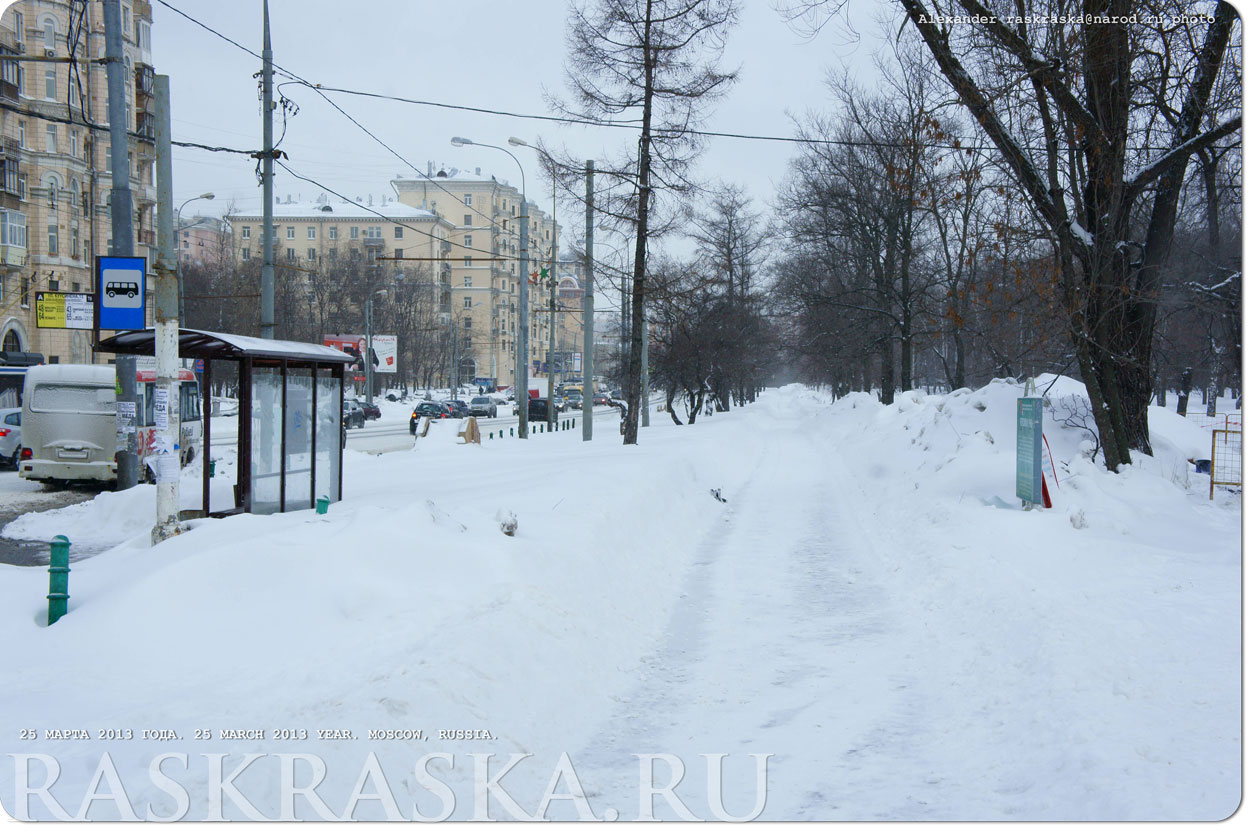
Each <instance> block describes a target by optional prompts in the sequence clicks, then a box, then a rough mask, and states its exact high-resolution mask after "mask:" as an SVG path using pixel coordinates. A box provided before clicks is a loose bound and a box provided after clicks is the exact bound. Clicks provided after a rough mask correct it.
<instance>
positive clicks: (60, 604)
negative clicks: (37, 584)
mask: <svg viewBox="0 0 1250 832" xmlns="http://www.w3.org/2000/svg"><path fill="white" fill-rule="evenodd" d="M68 609H69V538H67V537H66V536H65V535H63V534H58V535H57V536H56V537H54V538H52V556H51V558H49V561H48V626H49V627H51V626H52V625H53V624H55V623H56V622H57V621H58V620H60V618H61V616H63V615H65V613H66V612H67V611H68Z"/></svg>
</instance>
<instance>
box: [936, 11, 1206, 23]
mask: <svg viewBox="0 0 1250 832" xmlns="http://www.w3.org/2000/svg"><path fill="white" fill-rule="evenodd" d="M920 22H921V23H934V24H937V25H939V26H957V25H959V24H972V23H981V24H985V23H1002V24H1005V25H1008V26H1019V25H1020V24H1024V25H1026V26H1042V25H1047V24H1049V25H1052V26H1061V25H1064V24H1068V23H1072V24H1084V25H1087V26H1091V25H1097V24H1106V25H1111V24H1116V25H1121V26H1128V25H1138V24H1141V25H1145V26H1159V25H1163V26H1176V25H1179V24H1182V23H1208V24H1210V23H1214V22H1215V15H1212V14H1200V13H1194V14H1165V15H1157V14H1139V13H1137V12H1133V13H1132V14H1122V15H1109V14H1025V15H1010V14H1007V15H993V14H954V15H952V14H926V13H921V15H920Z"/></svg>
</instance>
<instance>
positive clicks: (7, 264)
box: [0, 0, 156, 363]
mask: <svg viewBox="0 0 1250 832" xmlns="http://www.w3.org/2000/svg"><path fill="white" fill-rule="evenodd" d="M121 5H122V30H123V41H124V46H123V49H124V55H125V57H124V64H125V71H126V79H127V83H126V93H127V95H126V98H127V101H126V105H127V106H126V113H127V127H128V129H129V131H130V132H131V134H132V136H131V138H130V139H129V155H130V165H129V171H128V173H129V176H130V188H131V193H132V198H133V204H134V211H135V226H134V227H135V237H136V239H135V241H134V242H135V245H134V249H133V251H134V254H135V255H137V256H146V257H147V258H148V268H149V271H150V270H151V269H152V267H153V265H154V263H155V257H156V232H155V218H156V217H155V205H156V188H155V172H156V171H155V162H156V146H155V135H156V134H155V121H154V115H153V110H154V108H155V101H154V99H153V91H154V81H155V71H154V69H153V67H152V55H151V39H152V10H151V6H150V5H149V3H148V2H146V0H123V2H122V4H121ZM80 23H81V24H82V25H81V26H80V25H79V24H80ZM71 32H78V33H79V34H78V36H77V38H76V39H70V38H69V37H68V35H69V33H71ZM103 56H104V8H103V3H102V2H100V0H87V2H67V0H17V2H15V3H13V4H11V5H9V6H8V8H7V9H5V10H4V12H3V14H2V15H0V102H2V103H3V104H4V105H5V108H4V109H2V110H0V350H3V351H4V352H6V353H11V352H35V353H40V354H42V355H43V356H44V360H45V361H48V362H49V363H56V362H87V361H91V360H92V359H93V354H92V348H91V333H90V332H89V331H87V330H71V329H51V328H40V327H39V326H38V325H37V321H36V318H35V310H36V302H35V301H36V293H37V292H42V291H53V292H56V291H59V292H91V291H92V289H93V286H92V271H93V262H94V256H95V255H101V254H108V253H109V246H110V243H111V240H110V236H111V232H110V228H111V219H110V214H109V202H110V199H109V193H110V190H111V188H112V165H111V160H110V154H109V133H108V128H107V122H108V85H107V80H106V77H105V70H104V66H103V64H99V63H95V62H94V60H95V59H98V58H102V57H103ZM31 57H38V58H41V59H43V58H56V59H62V60H59V61H47V60H39V61H33V60H22V59H23V58H31ZM67 58H69V59H73V60H72V61H66V60H64V59H67ZM136 133H137V134H138V136H139V137H138V138H135V137H134V134H136ZM148 285H149V292H150V291H151V287H152V281H151V280H149V284H148ZM148 309H149V313H148V314H149V321H150V320H151V317H150V316H151V309H152V303H151V298H150V297H149V303H148Z"/></svg>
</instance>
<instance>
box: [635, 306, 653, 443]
mask: <svg viewBox="0 0 1250 832" xmlns="http://www.w3.org/2000/svg"><path fill="white" fill-rule="evenodd" d="M650 340H651V322H650V321H648V320H647V310H646V308H645V307H644V308H643V310H642V399H641V401H642V410H641V411H640V412H639V414H638V415H639V416H641V417H642V426H643V427H644V428H645V427H650V425H651V401H650V397H651V376H650V374H649V373H648V371H647V370H648V368H647V342H648V341H650Z"/></svg>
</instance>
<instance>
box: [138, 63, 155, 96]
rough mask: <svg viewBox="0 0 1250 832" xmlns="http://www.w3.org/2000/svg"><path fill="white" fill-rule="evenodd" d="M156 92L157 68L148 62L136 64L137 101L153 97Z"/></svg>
mask: <svg viewBox="0 0 1250 832" xmlns="http://www.w3.org/2000/svg"><path fill="white" fill-rule="evenodd" d="M155 93H156V70H154V69H152V67H150V66H148V65H147V64H136V65H135V101H140V100H142V99H145V98H151V97H152V96H153V95H154V94H155Z"/></svg>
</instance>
